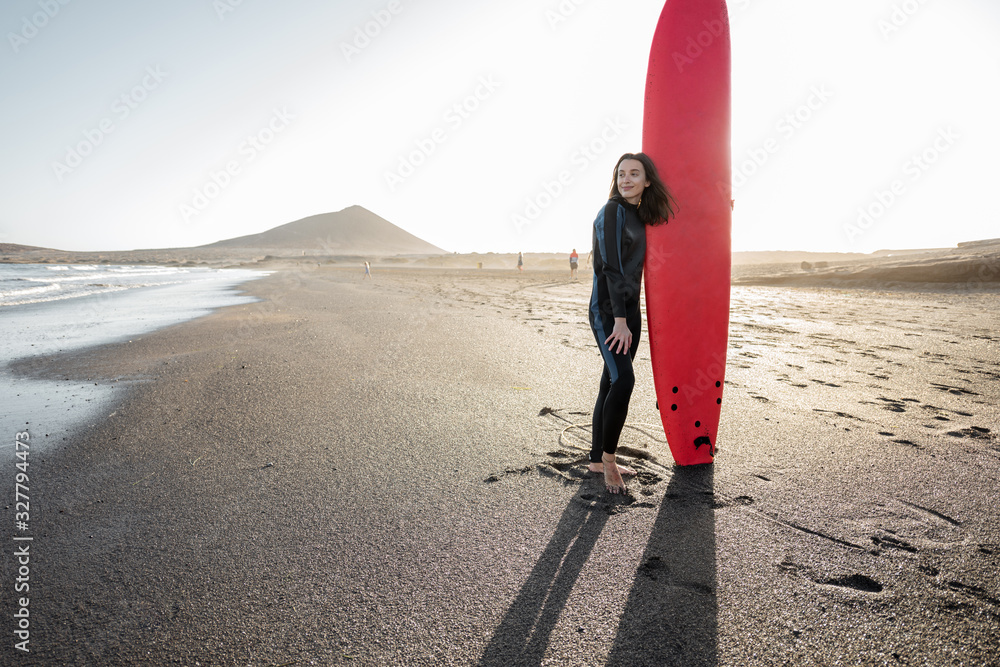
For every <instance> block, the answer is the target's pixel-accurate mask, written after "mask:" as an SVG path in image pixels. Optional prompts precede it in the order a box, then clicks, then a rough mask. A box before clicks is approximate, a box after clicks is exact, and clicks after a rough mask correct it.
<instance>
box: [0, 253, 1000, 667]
mask: <svg viewBox="0 0 1000 667" xmlns="http://www.w3.org/2000/svg"><path fill="white" fill-rule="evenodd" d="M380 277H381V278H382V279H381V280H380ZM246 289H247V291H248V292H249V293H250V294H252V295H254V296H256V297H257V298H258V299H260V300H259V301H255V302H253V303H247V304H242V305H236V306H231V307H227V308H223V309H220V310H217V311H215V312H213V313H212V314H211V315H209V316H208V317H203V318H199V319H197V320H193V321H188V322H185V323H183V324H181V325H178V326H175V327H170V328H169V329H161V330H159V331H157V332H154V333H152V334H150V335H147V336H144V337H142V338H141V339H140V340H136V341H134V342H133V343H130V344H127V345H125V346H104V347H101V348H96V349H90V350H88V351H87V352H86V353H84V354H82V355H81V354H78V355H77V356H75V357H63V358H62V359H54V360H52V361H51V362H50V363H51V369H52V370H58V369H60V368H67V367H71V368H73V369H76V370H75V371H74V372H80V373H89V374H90V375H89V376H88V377H98V376H103V377H119V378H125V377H139V376H143V377H146V378H148V380H149V381H146V382H143V383H140V384H135V385H132V386H131V389H130V390H129V391H128V394H127V396H126V397H125V400H124V401H123V402H122V403H121V405H120V406H119V408H118V410H117V412H116V414H114V415H113V416H112V417H110V418H106V419H104V420H102V421H101V422H99V423H97V424H96V426H94V427H93V428H92V429H84V430H83V431H80V432H79V433H78V434H77V435H75V436H74V443H73V446H72V447H64V448H59V449H58V450H57V451H53V452H49V453H46V454H45V455H44V456H42V457H41V460H38V465H37V467H33V468H32V470H33V474H37V475H38V477H37V478H35V480H36V481H35V482H34V483H35V484H36V485H37V486H36V487H35V488H33V489H32V494H33V495H32V501H33V502H32V506H33V509H35V503H36V502H37V503H38V506H37V507H38V509H37V512H38V519H37V522H36V526H35V531H36V534H39V535H42V534H44V535H45V539H44V540H39V541H38V542H37V543H36V544H35V545H34V547H33V548H36V549H37V552H36V556H37V557H38V559H39V560H38V564H37V566H35V567H37V570H35V569H33V574H34V573H35V572H36V571H37V576H38V579H37V581H38V582H39V583H38V586H39V588H38V589H37V590H36V591H35V592H34V593H33V602H32V604H35V603H36V602H35V601H36V600H37V603H38V604H39V605H40V606H39V607H38V608H32V614H33V616H32V618H33V619H37V620H33V623H36V624H37V625H34V626H33V638H34V639H33V642H32V651H33V655H32V656H31V657H30V658H28V660H26V661H25V662H24V664H46V663H48V664H51V663H52V662H59V661H62V662H74V661H75V662H81V663H82V662H86V663H89V664H111V663H114V664H122V665H129V664H149V663H150V662H151V663H153V664H162V663H166V662H169V661H170V660H181V661H186V662H190V663H193V662H194V661H200V662H201V663H202V664H231V663H234V662H239V663H242V664H254V665H266V664H284V663H288V662H289V661H301V662H303V663H305V664H308V662H309V661H316V662H317V663H318V664H323V663H332V664H339V663H342V662H348V661H349V662H350V663H351V664H362V665H384V664H400V665H402V664H407V665H411V664H417V665H420V664H428V665H430V664H435V665H436V664H442V663H445V664H446V663H447V662H448V661H451V662H452V663H453V664H497V665H499V664H517V662H519V661H520V662H531V663H534V664H538V663H541V662H543V661H548V662H552V663H554V664H574V665H604V664H622V665H624V664H629V662H630V661H631V662H632V663H636V664H638V663H643V662H645V663H649V664H670V663H671V662H673V663H675V664H686V665H699V664H705V665H727V666H728V665H733V666H735V665H781V664H789V663H792V664H803V665H809V664H828V663H831V662H835V661H837V660H840V661H842V662H845V663H849V664H858V663H866V662H871V661H874V660H875V659H876V657H877V656H879V655H883V656H889V655H891V654H892V653H896V654H897V655H898V656H899V657H898V658H896V661H897V662H899V663H901V664H917V663H922V662H924V661H930V662H944V661H947V660H949V659H950V658H951V657H953V656H962V657H963V659H965V660H970V661H975V660H977V659H982V660H988V659H991V656H992V653H991V651H992V647H993V646H995V645H996V640H997V638H998V634H997V630H996V628H997V627H998V626H997V620H1000V606H998V604H1000V603H997V602H996V600H997V599H998V598H1000V579H998V574H997V572H998V571H1000V568H998V566H1000V519H998V518H997V516H996V513H995V512H994V511H993V510H992V504H993V500H992V498H993V495H994V493H993V491H995V488H996V484H997V483H998V482H1000V442H998V440H997V438H996V433H995V430H996V429H993V430H991V427H992V426H993V425H994V424H996V423H997V422H998V417H1000V412H998V408H997V407H996V406H997V405H998V403H1000V400H998V399H1000V360H998V359H997V358H996V351H997V345H998V344H1000V336H998V335H997V334H996V331H997V330H998V327H997V317H998V315H997V314H996V312H995V309H989V308H987V307H985V305H984V304H985V303H987V302H989V301H990V299H991V298H992V296H991V295H988V294H971V295H962V296H959V297H958V298H954V296H953V295H934V294H931V295H921V294H911V295H906V296H904V297H903V298H902V299H900V298H899V295H898V294H890V295H885V296H882V295H878V294H871V293H860V294H859V293H857V292H856V291H851V292H850V293H846V294H843V295H836V294H830V293H829V292H827V291H825V290H824V291H808V290H787V289H783V288H738V289H734V298H733V317H732V326H731V332H730V351H729V369H728V371H727V382H726V394H725V398H724V403H723V409H724V412H723V432H722V433H720V444H719V455H718V458H717V460H716V464H715V465H714V466H713V467H711V468H707V469H701V470H700V471H698V470H689V469H677V468H675V467H673V466H672V465H671V464H670V460H669V453H667V450H666V445H665V443H664V442H662V440H661V439H662V432H660V433H659V434H657V433H656V432H655V431H654V430H652V429H649V428H648V427H646V426H645V425H646V424H656V423H657V422H658V415H657V413H656V411H655V408H654V407H653V405H652V403H653V401H652V399H651V398H650V397H651V395H652V392H651V386H652V378H651V375H650V372H649V360H648V346H647V345H646V344H645V343H643V344H641V346H640V351H639V355H638V356H637V362H636V369H637V371H636V373H637V384H636V394H635V395H634V398H633V408H632V410H631V411H630V415H629V424H630V426H629V427H628V428H627V429H626V432H625V434H624V435H623V442H622V448H623V449H622V451H623V454H624V455H625V456H626V458H627V459H628V460H629V462H630V463H631V464H633V465H635V466H636V467H638V468H639V469H640V470H641V472H642V475H641V478H640V480H637V481H636V482H634V483H633V484H632V486H633V496H632V497H630V498H628V499H625V498H620V499H614V498H610V497H608V496H607V495H606V494H604V492H603V491H602V488H603V484H602V483H601V480H599V479H598V478H597V477H595V476H592V475H589V474H588V473H586V462H585V461H584V459H585V458H586V457H585V454H584V453H583V451H582V448H584V447H585V445H586V441H587V438H588V434H587V430H586V428H585V427H584V428H580V429H574V430H572V431H569V432H567V431H566V427H567V426H568V425H570V424H575V423H583V424H586V422H588V421H589V410H590V408H591V403H592V400H593V394H594V392H595V391H596V383H597V379H598V378H597V376H598V375H599V373H600V361H599V357H598V355H597V352H596V348H595V347H594V345H593V341H592V334H591V333H590V331H589V328H588V327H587V325H586V323H585V318H584V314H583V309H584V308H585V306H584V304H585V303H586V300H587V297H588V295H589V282H588V281H586V280H581V281H579V282H575V283H574V282H570V281H568V280H566V279H561V280H553V279H552V276H549V275H545V274H543V273H541V272H539V273H538V274H536V275H527V274H522V275H510V276H507V277H506V278H504V277H502V276H497V275H488V276H476V275H474V274H472V275H465V276H457V275H456V274H455V273H454V272H453V271H438V272H432V271H431V272H428V271H423V270H421V271H414V272H406V271H397V272H392V273H391V274H390V273H389V272H386V273H385V275H384V276H380V275H379V274H376V275H375V280H374V281H362V280H361V279H360V275H358V276H354V275H352V274H351V273H350V272H348V271H347V270H343V269H332V268H319V269H309V270H305V269H303V270H300V271H286V272H276V273H274V274H272V275H270V276H268V277H266V278H264V279H261V280H258V281H253V282H251V283H249V284H248V285H247V287H246ZM890 304H891V307H890ZM950 341H956V342H954V343H953V342H950ZM39 370H43V369H39ZM33 465H34V464H33ZM36 499H37V500H36ZM526 517H527V519H526ZM498 559H499V560H502V562H503V567H502V568H497V567H496V563H497V561H498ZM5 563H9V560H6V561H5ZM5 567H9V565H5ZM6 574H7V573H6V572H5V576H6ZM33 590H35V589H34V588H33ZM3 603H4V604H5V605H9V600H8V599H6V598H5V599H4V601H3ZM7 611H9V608H8V606H5V607H3V612H4V613H5V614H6V612H7ZM11 613H12V611H11ZM6 615H7V616H8V617H10V615H9V614H6ZM532 619H536V620H535V621H534V622H533V623H532V622H531V620H532ZM526 621H528V624H527V625H526V624H525V622H526ZM579 628H583V629H584V631H583V632H579ZM678 628H685V629H686V630H685V632H686V633H687V634H681V635H678V633H677V629H678ZM679 636H681V637H686V639H685V640H681V641H678V639H677V638H678V637H679ZM640 638H642V639H641V641H640ZM36 641H37V642H38V643H37V644H35V642H36ZM0 650H10V649H9V648H3V649H0ZM36 651H37V653H36Z"/></svg>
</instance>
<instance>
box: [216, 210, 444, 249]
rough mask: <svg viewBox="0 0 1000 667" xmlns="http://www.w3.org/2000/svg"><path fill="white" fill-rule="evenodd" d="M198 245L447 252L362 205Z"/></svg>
mask: <svg viewBox="0 0 1000 667" xmlns="http://www.w3.org/2000/svg"><path fill="white" fill-rule="evenodd" d="M199 248H213V249H237V248H238V249H255V250H259V251H288V250H295V251H304V252H305V253H306V254H314V253H321V254H324V255H379V256H388V255H418V254H444V252H445V251H444V250H442V249H441V248H438V247H437V246H435V245H431V244H430V243H428V242H426V241H424V240H423V239H420V238H418V237H416V236H414V235H413V234H410V233H409V232H407V231H405V230H403V229H400V228H399V227H397V226H396V225H394V224H392V223H391V222H389V221H388V220H386V219H385V218H382V217H380V216H378V215H376V214H374V213H372V212H371V211H369V210H368V209H366V208H363V207H361V206H350V207H348V208H345V209H344V210H342V211H337V212H336V213H321V214H319V215H312V216H309V217H308V218H302V219H301V220H296V221H294V222H289V223H287V224H284V225H281V226H279V227H274V228H273V229H269V230H267V231H266V232H261V233H259V234H249V235H247V236H238V237H236V238H232V239H225V240H223V241H216V242H215V243H210V244H208V245H203V246H199Z"/></svg>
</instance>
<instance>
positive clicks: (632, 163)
mask: <svg viewBox="0 0 1000 667" xmlns="http://www.w3.org/2000/svg"><path fill="white" fill-rule="evenodd" d="M648 187H649V181H648V180H647V179H646V168H645V167H643V166H642V162H639V161H638V160H633V159H631V158H630V159H628V160H622V161H621V164H619V165H618V192H620V193H621V195H622V197H624V198H625V201H627V202H628V203H629V204H633V205H635V204H638V203H639V200H640V199H642V193H643V191H644V190H645V189H646V188H648Z"/></svg>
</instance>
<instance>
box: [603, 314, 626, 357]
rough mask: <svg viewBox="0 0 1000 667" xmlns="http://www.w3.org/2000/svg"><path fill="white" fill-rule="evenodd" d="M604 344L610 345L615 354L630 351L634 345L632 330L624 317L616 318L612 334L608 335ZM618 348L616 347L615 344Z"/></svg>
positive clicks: (609, 347)
mask: <svg viewBox="0 0 1000 667" xmlns="http://www.w3.org/2000/svg"><path fill="white" fill-rule="evenodd" d="M604 344H605V345H607V346H608V349H610V350H611V352H612V353H613V354H622V353H625V352H628V351H629V349H630V348H631V347H632V332H631V331H629V328H628V325H627V324H625V318H624V317H616V318H615V328H614V329H613V330H612V331H611V335H610V336H608V338H607V340H605V341H604ZM616 345H617V346H618V349H617V350H616V349H615V346H616Z"/></svg>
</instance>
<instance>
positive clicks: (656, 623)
mask: <svg viewBox="0 0 1000 667" xmlns="http://www.w3.org/2000/svg"><path fill="white" fill-rule="evenodd" d="M712 485H713V470H712V466H710V465H708V466H695V467H690V468H681V467H676V468H674V471H673V476H672V477H671V479H670V482H669V484H668V485H667V489H666V491H665V494H664V498H663V502H662V504H661V505H660V510H659V514H658V515H657V518H656V522H655V524H654V526H653V531H652V533H651V534H650V537H649V542H648V543H647V545H646V550H645V553H644V554H643V557H642V564H641V565H640V566H639V569H638V570H637V572H636V575H635V579H634V581H633V582H632V588H631V590H630V592H629V598H628V602H627V603H626V605H625V609H624V611H623V613H622V617H621V619H620V621H619V625H618V634H617V636H616V637H615V642H614V645H613V646H612V648H611V653H610V655H609V656H608V660H607V662H606V664H607V665H614V666H620V667H625V666H628V667H642V666H644V665H649V666H650V667H654V666H655V667H665V666H669V665H677V666H683V667H701V666H711V665H717V664H718V658H717V616H718V608H717V604H716V597H715V588H716V580H715V572H716V562H715V516H714V508H713V503H714V496H713V491H712V489H713V486H712ZM609 517H610V514H609V512H608V507H607V506H606V505H605V504H603V503H592V504H591V505H590V506H585V505H583V504H581V503H580V502H578V501H577V500H576V499H575V498H574V500H571V501H570V503H569V505H568V506H567V507H566V510H565V511H564V512H563V515H562V518H561V519H560V520H559V524H558V526H556V530H555V533H554V534H553V536H552V539H551V540H550V541H549V544H548V546H547V547H546V548H545V551H544V552H543V553H542V555H541V557H540V558H539V559H538V563H537V564H536V565H535V568H534V570H532V572H531V575H530V576H529V577H528V580H527V581H526V582H525V583H524V586H522V587H521V592H520V594H519V595H518V596H517V599H516V600H515V601H514V604H513V605H511V607H510V609H508V610H507V613H506V614H505V615H504V617H503V620H502V621H501V622H500V626H499V627H498V628H497V630H496V632H495V633H494V635H493V638H492V640H491V641H490V644H489V646H487V647H486V650H485V651H484V652H483V657H482V659H481V660H480V662H479V667H494V666H500V665H503V666H504V667H511V666H513V665H518V666H521V665H540V664H541V663H542V660H543V659H544V656H545V651H546V649H547V648H548V645H549V639H550V636H551V634H552V630H553V629H554V628H555V626H556V623H557V622H558V620H559V615H560V614H561V613H562V611H563V608H564V607H565V606H566V601H567V600H568V599H569V596H570V593H571V592H572V590H573V587H574V586H575V584H576V581H577V579H578V578H579V576H580V572H581V571H582V569H583V567H584V565H585V564H586V562H587V559H588V558H589V557H590V553H591V551H593V549H594V545H595V544H596V543H597V540H598V538H599V537H600V534H601V531H602V530H603V529H604V526H605V524H606V523H607V522H608V518H609Z"/></svg>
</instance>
